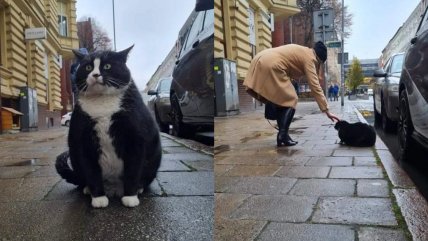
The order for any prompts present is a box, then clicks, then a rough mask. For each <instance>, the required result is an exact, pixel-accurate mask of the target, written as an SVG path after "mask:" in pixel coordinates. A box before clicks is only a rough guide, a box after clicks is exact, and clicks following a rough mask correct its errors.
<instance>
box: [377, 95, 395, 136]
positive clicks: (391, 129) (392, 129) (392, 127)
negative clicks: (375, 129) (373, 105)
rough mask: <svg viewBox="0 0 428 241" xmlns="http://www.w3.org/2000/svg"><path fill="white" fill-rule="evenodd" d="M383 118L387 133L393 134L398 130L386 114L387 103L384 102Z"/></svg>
mask: <svg viewBox="0 0 428 241" xmlns="http://www.w3.org/2000/svg"><path fill="white" fill-rule="evenodd" d="M381 116H382V129H383V131H385V132H388V133H392V132H395V131H396V130H397V128H396V123H395V122H394V121H392V120H391V119H389V117H388V115H387V114H386V109H385V103H383V101H382V107H381Z"/></svg>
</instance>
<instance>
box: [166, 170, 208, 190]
mask: <svg viewBox="0 0 428 241" xmlns="http://www.w3.org/2000/svg"><path fill="white" fill-rule="evenodd" d="M158 180H159V182H160V185H161V186H162V187H163V189H164V190H165V192H166V193H167V195H213V193H214V185H213V180H214V175H213V173H212V172H160V173H158Z"/></svg>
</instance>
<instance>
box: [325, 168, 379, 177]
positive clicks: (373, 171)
mask: <svg viewBox="0 0 428 241" xmlns="http://www.w3.org/2000/svg"><path fill="white" fill-rule="evenodd" d="M329 178H383V173H382V168H380V167H377V166H376V167H375V166H358V167H355V166H353V167H332V168H331V172H330V175H329Z"/></svg>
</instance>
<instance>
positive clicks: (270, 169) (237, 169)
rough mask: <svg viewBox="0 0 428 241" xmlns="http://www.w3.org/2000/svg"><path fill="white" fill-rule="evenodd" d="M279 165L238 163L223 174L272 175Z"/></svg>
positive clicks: (242, 175)
mask: <svg viewBox="0 0 428 241" xmlns="http://www.w3.org/2000/svg"><path fill="white" fill-rule="evenodd" d="M279 168H280V166H274V165H271V166H248V165H239V166H234V167H233V168H232V169H230V170H229V171H228V172H227V173H225V174H224V175H225V176H241V177H244V176H247V177H248V176H273V175H274V174H275V173H276V172H277V171H278V169H279Z"/></svg>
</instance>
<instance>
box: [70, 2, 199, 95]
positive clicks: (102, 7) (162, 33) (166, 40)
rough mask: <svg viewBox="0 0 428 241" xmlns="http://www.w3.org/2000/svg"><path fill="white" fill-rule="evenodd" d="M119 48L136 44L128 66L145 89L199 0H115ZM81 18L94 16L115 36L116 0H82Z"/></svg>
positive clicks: (111, 36) (109, 33)
mask: <svg viewBox="0 0 428 241" xmlns="http://www.w3.org/2000/svg"><path fill="white" fill-rule="evenodd" d="M114 7H115V8H114V9H115V22H116V48H117V50H123V49H125V48H127V47H129V46H131V45H132V44H135V46H134V48H133V50H132V51H131V53H130V55H129V59H128V67H129V68H130V70H131V73H132V76H133V78H134V80H135V82H136V84H137V86H138V87H139V89H140V90H143V89H144V88H145V86H146V83H147V81H148V80H149V79H150V77H151V76H152V75H153V74H154V72H155V71H156V69H157V67H158V66H159V65H160V64H161V63H162V61H163V60H164V59H165V57H166V56H167V54H168V53H169V51H170V50H171V48H172V47H173V46H174V45H175V41H176V39H177V36H178V31H179V30H180V29H181V27H182V26H183V24H184V22H185V21H186V19H187V17H188V16H189V15H190V13H191V12H192V10H193V8H194V7H195V0H162V1H141V0H119V1H117V0H116V1H115V4H114ZM76 8H77V20H80V18H81V17H83V16H86V17H93V18H95V19H96V20H97V22H98V23H99V25H100V26H101V27H103V28H104V29H105V30H106V31H107V33H108V35H109V36H110V38H111V39H112V40H113V7H112V1H106V0H79V1H77V3H76Z"/></svg>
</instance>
